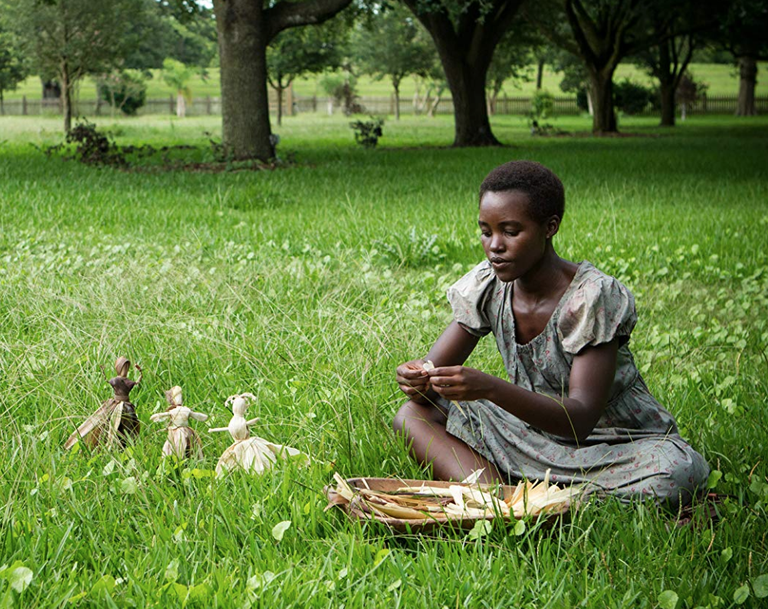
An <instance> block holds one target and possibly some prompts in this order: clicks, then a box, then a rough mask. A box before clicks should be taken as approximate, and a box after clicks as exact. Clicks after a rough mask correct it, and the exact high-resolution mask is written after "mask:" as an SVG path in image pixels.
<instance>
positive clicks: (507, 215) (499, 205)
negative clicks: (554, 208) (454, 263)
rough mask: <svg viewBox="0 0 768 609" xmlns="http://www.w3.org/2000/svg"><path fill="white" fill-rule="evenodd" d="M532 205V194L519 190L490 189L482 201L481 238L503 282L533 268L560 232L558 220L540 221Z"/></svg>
mask: <svg viewBox="0 0 768 609" xmlns="http://www.w3.org/2000/svg"><path fill="white" fill-rule="evenodd" d="M529 206H530V201H529V200H528V195H526V194H525V193H522V192H520V191H518V190H511V191H506V192H486V193H485V194H484V195H483V198H482V199H481V200H480V216H479V219H478V224H479V225H480V231H481V236H480V240H481V241H482V244H483V249H484V250H485V255H486V256H487V257H488V260H489V261H490V262H491V266H493V271H494V273H496V276H497V277H498V278H499V279H500V280H501V281H504V282H509V281H514V280H515V279H517V278H519V277H522V276H523V275H525V274H526V273H527V272H528V271H530V270H531V269H533V268H534V267H535V266H536V265H537V263H539V262H540V261H541V260H542V258H543V256H544V254H545V252H546V249H547V244H548V239H549V237H551V236H552V235H554V233H555V232H557V227H558V222H557V221H555V222H554V223H553V222H552V220H551V219H550V220H548V221H547V222H544V223H543V224H542V223H539V222H537V221H536V220H534V219H533V218H532V217H531V215H530V212H529Z"/></svg>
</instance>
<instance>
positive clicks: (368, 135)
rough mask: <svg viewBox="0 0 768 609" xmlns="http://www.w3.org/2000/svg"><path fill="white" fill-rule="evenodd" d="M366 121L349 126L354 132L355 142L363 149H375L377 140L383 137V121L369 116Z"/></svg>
mask: <svg viewBox="0 0 768 609" xmlns="http://www.w3.org/2000/svg"><path fill="white" fill-rule="evenodd" d="M370 119H371V120H368V121H362V120H360V121H353V122H351V123H349V126H350V127H351V128H352V129H353V130H354V132H355V141H356V142H357V143H358V144H360V145H361V146H363V147H364V148H376V145H377V144H378V143H379V138H380V137H382V136H383V135H384V132H383V130H382V127H383V126H384V119H383V118H380V117H376V116H371V117H370Z"/></svg>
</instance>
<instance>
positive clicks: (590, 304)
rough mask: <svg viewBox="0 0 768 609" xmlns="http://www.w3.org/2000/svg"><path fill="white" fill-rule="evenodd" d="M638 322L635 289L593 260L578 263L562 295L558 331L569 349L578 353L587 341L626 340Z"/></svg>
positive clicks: (595, 342) (590, 342) (587, 343)
mask: <svg viewBox="0 0 768 609" xmlns="http://www.w3.org/2000/svg"><path fill="white" fill-rule="evenodd" d="M636 322H637V313H636V311H635V299H634V296H633V295H632V292H630V291H629V289H628V288H627V287H626V286H625V285H624V284H623V283H621V282H620V281H619V280H618V279H616V278H615V277H612V276H611V275H608V274H607V273H604V272H603V271H601V270H599V269H597V268H596V267H595V266H594V265H593V264H591V263H590V262H587V261H584V262H582V263H581V264H580V265H579V268H578V270H577V271H576V275H575V276H574V278H573V281H572V282H571V286H570V289H569V290H568V293H567V294H566V297H565V298H564V299H563V302H562V304H561V310H560V315H559V320H558V334H559V335H560V338H561V340H562V341H563V344H564V345H565V347H566V351H569V352H571V353H578V352H579V351H580V350H581V349H582V348H583V347H585V346H586V345H590V344H591V345H596V344H600V343H605V342H608V341H610V340H612V339H613V338H616V337H618V338H619V340H620V343H623V342H626V340H627V339H628V337H629V335H630V333H631V332H632V329H633V328H634V326H635V323H636Z"/></svg>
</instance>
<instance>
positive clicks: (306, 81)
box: [4, 63, 768, 100]
mask: <svg viewBox="0 0 768 609" xmlns="http://www.w3.org/2000/svg"><path fill="white" fill-rule="evenodd" d="M766 69H768V63H760V64H759V70H760V74H763V73H764V71H765V70H766ZM690 71H691V73H692V74H693V75H694V77H695V78H696V79H697V80H700V81H703V82H705V83H707V84H708V85H709V89H708V91H707V92H708V94H709V95H733V96H735V95H737V94H738V92H739V76H738V70H737V69H736V68H735V67H734V66H730V65H724V64H692V65H691V67H690ZM153 74H154V77H153V78H152V79H151V80H149V82H148V83H147V98H149V99H161V98H164V97H169V96H172V95H175V91H174V90H173V89H171V88H170V87H169V86H168V85H166V84H165V83H164V82H163V79H162V77H161V75H160V71H159V70H154V71H153ZM534 77H535V74H534V72H533V68H532V69H531V79H533V78H534ZM624 78H629V79H630V80H633V81H635V82H639V83H643V84H646V85H648V86H653V84H654V82H653V79H652V78H650V77H649V76H648V74H647V73H646V72H645V71H644V70H642V69H641V68H637V67H636V66H634V65H631V64H622V65H620V66H619V68H618V69H617V70H616V81H619V80H622V79H624ZM561 79H562V75H561V74H560V73H558V72H554V71H553V70H551V69H546V70H545V72H544V79H543V87H544V88H545V89H547V90H549V91H550V92H552V93H553V94H555V95H563V96H567V95H570V94H568V93H563V92H562V91H561V90H560V81H561ZM535 84H536V83H535V82H534V80H529V81H527V82H526V81H513V80H509V81H507V82H506V83H505V85H504V89H503V93H502V95H503V94H504V93H506V94H507V95H508V96H509V97H516V96H528V95H531V93H533V91H534V89H535ZM189 87H190V90H191V91H192V95H193V96H194V97H196V98H198V99H199V98H203V97H206V96H208V95H210V96H211V97H219V96H220V95H221V89H220V81H219V69H218V68H210V69H209V70H208V74H207V77H206V79H205V80H203V79H202V78H200V76H195V77H194V78H193V79H192V80H191V81H190V85H189ZM766 87H768V85H766V84H765V82H764V79H762V78H758V83H757V87H756V89H755V94H756V95H765V94H766V91H768V88H766ZM294 91H295V93H296V94H297V95H301V96H308V97H310V96H312V95H317V96H318V97H325V93H324V91H323V90H322V88H321V87H320V85H319V78H318V77H315V76H309V77H306V78H301V79H298V80H297V81H296V82H295V83H294ZM415 91H416V81H415V80H414V79H413V78H412V77H408V78H405V79H403V82H402V84H401V86H400V95H401V98H402V99H409V98H411V97H413V94H414V92H415ZM358 93H359V94H360V95H361V96H388V95H391V94H392V86H391V84H390V82H389V81H388V80H386V79H384V80H373V79H372V78H370V77H369V76H361V77H360V79H359V81H358ZM24 95H26V96H27V98H29V99H40V97H41V95H42V90H41V85H40V79H39V78H38V77H37V76H31V77H29V78H27V79H26V80H25V81H24V82H23V83H21V84H20V85H19V87H18V88H17V89H16V90H15V91H6V92H5V93H4V97H5V99H7V100H13V99H21V98H22V96H24ZM79 96H80V99H82V100H92V99H95V97H96V85H95V83H94V81H93V80H92V79H90V78H86V79H85V80H84V81H83V83H82V84H81V86H80V90H79Z"/></svg>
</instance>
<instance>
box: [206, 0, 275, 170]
mask: <svg viewBox="0 0 768 609" xmlns="http://www.w3.org/2000/svg"><path fill="white" fill-rule="evenodd" d="M262 7H263V3H262V2H260V1H257V2H254V1H253V0H227V1H226V2H225V1H223V0H218V1H216V2H214V3H213V10H214V13H215V15H216V28H217V30H218V37H219V56H220V63H221V112H222V139H223V144H224V149H225V151H226V153H227V154H228V155H230V156H231V157H232V158H234V159H259V160H262V161H267V160H269V159H271V158H273V157H274V156H275V149H274V147H273V145H272V142H271V139H270V135H271V134H272V131H271V128H270V124H269V100H268V97H267V42H268V38H267V33H266V30H265V27H264V18H263V9H262Z"/></svg>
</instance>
